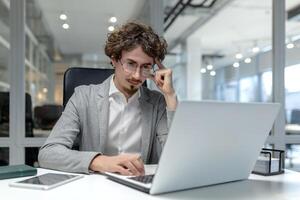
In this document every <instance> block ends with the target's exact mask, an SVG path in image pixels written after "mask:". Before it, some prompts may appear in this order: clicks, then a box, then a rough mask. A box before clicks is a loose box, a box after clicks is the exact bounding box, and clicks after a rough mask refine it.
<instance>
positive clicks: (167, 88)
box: [151, 59, 177, 110]
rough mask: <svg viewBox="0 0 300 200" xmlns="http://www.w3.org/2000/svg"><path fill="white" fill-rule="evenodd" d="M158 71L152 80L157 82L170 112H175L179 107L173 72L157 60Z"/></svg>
mask: <svg viewBox="0 0 300 200" xmlns="http://www.w3.org/2000/svg"><path fill="white" fill-rule="evenodd" d="M155 63H156V64H157V66H158V68H159V69H158V70H157V71H155V74H154V75H153V76H152V77H151V79H152V80H153V81H154V82H155V84H156V86H157V87H158V88H159V89H160V90H161V92H162V93H163V94H164V97H165V100H166V103H167V107H168V109H170V110H175V109H176V106H177V97H176V93H175V90H174V88H173V80H172V70H171V69H169V68H166V67H165V66H164V65H163V64H162V63H161V62H160V61H159V60H157V59H156V60H155Z"/></svg>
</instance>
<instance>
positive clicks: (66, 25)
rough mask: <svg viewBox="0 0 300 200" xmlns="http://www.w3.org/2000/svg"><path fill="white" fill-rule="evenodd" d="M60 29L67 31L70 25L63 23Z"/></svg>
mask: <svg viewBox="0 0 300 200" xmlns="http://www.w3.org/2000/svg"><path fill="white" fill-rule="evenodd" d="M62 27H63V29H69V28H70V25H69V24H67V23H64V24H63V25H62Z"/></svg>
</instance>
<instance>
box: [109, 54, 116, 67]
mask: <svg viewBox="0 0 300 200" xmlns="http://www.w3.org/2000/svg"><path fill="white" fill-rule="evenodd" d="M110 62H111V64H112V66H113V67H114V68H115V67H116V66H117V62H118V61H117V60H116V59H115V58H114V57H113V56H112V57H111V58H110Z"/></svg>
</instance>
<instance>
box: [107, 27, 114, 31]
mask: <svg viewBox="0 0 300 200" xmlns="http://www.w3.org/2000/svg"><path fill="white" fill-rule="evenodd" d="M107 29H108V30H109V31H110V32H112V31H114V30H115V27H114V26H109V27H108V28H107Z"/></svg>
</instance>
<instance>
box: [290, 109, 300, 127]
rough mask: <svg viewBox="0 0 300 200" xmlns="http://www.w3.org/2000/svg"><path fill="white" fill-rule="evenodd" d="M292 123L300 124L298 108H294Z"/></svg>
mask: <svg viewBox="0 0 300 200" xmlns="http://www.w3.org/2000/svg"><path fill="white" fill-rule="evenodd" d="M291 124H300V110H298V109H293V110H292V114H291Z"/></svg>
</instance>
